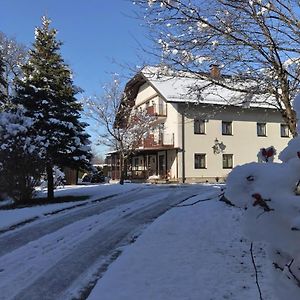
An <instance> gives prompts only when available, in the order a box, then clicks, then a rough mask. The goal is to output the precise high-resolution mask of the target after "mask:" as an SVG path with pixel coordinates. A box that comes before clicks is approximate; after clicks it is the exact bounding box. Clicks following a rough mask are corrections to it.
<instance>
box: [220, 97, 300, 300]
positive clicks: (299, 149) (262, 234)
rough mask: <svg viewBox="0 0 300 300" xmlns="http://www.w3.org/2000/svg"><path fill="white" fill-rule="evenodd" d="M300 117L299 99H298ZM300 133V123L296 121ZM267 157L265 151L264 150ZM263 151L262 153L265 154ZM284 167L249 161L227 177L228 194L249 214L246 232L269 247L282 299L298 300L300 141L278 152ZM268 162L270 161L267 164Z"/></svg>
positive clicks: (276, 283) (299, 294)
mask: <svg viewBox="0 0 300 300" xmlns="http://www.w3.org/2000/svg"><path fill="white" fill-rule="evenodd" d="M294 109H295V110H296V111H297V115H298V116H300V95H299V96H297V97H296V99H295V101H294ZM297 125H298V127H297V128H298V132H299V130H300V124H299V122H298V124H297ZM264 150H265V151H264V154H266V155H265V157H268V155H267V152H268V150H267V149H264ZM261 152H262V150H261ZM279 158H280V159H281V161H282V163H267V164H263V163H249V164H245V165H243V166H238V167H236V168H235V169H234V170H233V171H232V172H231V173H230V175H229V176H228V180H227V189H226V192H225V196H226V197H227V198H228V199H230V201H231V202H233V203H234V204H235V205H236V206H238V207H242V208H244V209H246V210H245V218H244V229H245V231H246V233H247V234H248V236H249V237H250V238H251V239H252V240H260V241H265V242H267V243H268V245H269V250H268V254H269V259H270V260H271V262H272V264H273V268H272V273H273V275H274V276H273V279H274V281H273V286H274V289H275V291H276V295H277V297H278V299H292V300H296V299H300V268H299V267H300V255H299V253H300V196H297V195H296V193H295V190H296V187H297V184H298V182H299V179H300V139H299V137H297V138H294V139H293V140H291V141H290V142H289V143H288V146H287V147H286V148H285V149H284V150H283V151H282V152H281V153H280V154H279ZM265 161H266V162H268V159H267V160H265Z"/></svg>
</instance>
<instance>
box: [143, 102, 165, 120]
mask: <svg viewBox="0 0 300 300" xmlns="http://www.w3.org/2000/svg"><path fill="white" fill-rule="evenodd" d="M146 110H147V114H149V115H150V116H155V117H166V116H167V104H166V103H161V104H159V105H157V104H155V103H154V104H153V105H152V106H148V107H147V108H146Z"/></svg>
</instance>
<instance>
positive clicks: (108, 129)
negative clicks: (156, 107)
mask: <svg viewBox="0 0 300 300" xmlns="http://www.w3.org/2000/svg"><path fill="white" fill-rule="evenodd" d="M103 89H104V91H103V94H102V95H101V96H99V97H95V98H89V99H84V104H85V106H86V115H87V116H88V117H89V118H90V119H92V120H94V121H95V122H96V124H98V125H100V126H101V128H102V131H101V130H99V131H98V136H99V140H98V142H99V144H103V145H106V146H108V147H109V148H110V149H111V150H114V151H116V152H117V154H118V157H119V159H120V183H121V184H123V183H124V179H125V173H126V172H125V171H126V170H125V169H126V165H125V163H126V161H127V160H128V158H129V157H130V156H131V155H132V154H134V152H135V151H136V149H137V148H138V146H139V145H140V144H141V142H142V140H143V138H144V137H145V136H146V135H147V133H148V132H149V131H150V129H151V122H152V121H153V120H154V117H153V116H150V115H148V114H147V112H146V111H144V110H141V109H137V108H136V107H135V106H134V101H133V100H134V99H131V98H130V95H129V94H128V90H127V89H126V88H125V91H124V92H123V91H122V89H121V84H120V82H119V80H118V78H117V77H114V78H113V80H112V82H111V83H109V84H107V85H105V86H104V88H103Z"/></svg>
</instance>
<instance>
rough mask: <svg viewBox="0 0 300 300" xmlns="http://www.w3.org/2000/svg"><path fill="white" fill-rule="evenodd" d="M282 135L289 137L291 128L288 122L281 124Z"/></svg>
mask: <svg viewBox="0 0 300 300" xmlns="http://www.w3.org/2000/svg"><path fill="white" fill-rule="evenodd" d="M280 136H281V137H289V136H290V130H289V126H288V125H287V124H280Z"/></svg>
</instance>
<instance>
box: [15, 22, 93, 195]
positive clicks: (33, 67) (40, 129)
mask: <svg viewBox="0 0 300 300" xmlns="http://www.w3.org/2000/svg"><path fill="white" fill-rule="evenodd" d="M50 23H51V21H50V19H48V18H46V17H42V26H41V27H38V28H36V30H35V42H34V44H33V48H32V50H30V51H29V59H28V62H27V63H26V64H25V65H24V66H23V73H24V77H23V78H22V79H21V80H19V82H18V86H17V97H16V100H15V102H16V103H17V104H22V105H23V106H24V107H25V109H26V110H27V113H26V115H27V116H28V117H31V118H34V119H35V122H34V124H33V126H34V129H35V131H36V134H37V136H38V137H39V136H40V137H41V138H42V139H43V140H44V146H45V148H46V152H45V157H44V162H45V165H46V172H47V178H48V199H49V200H52V199H53V197H54V195H53V188H54V187H53V166H54V165H57V166H59V167H65V166H68V167H71V168H86V167H87V166H89V160H90V157H91V153H90V147H89V140H88V137H89V135H88V134H86V133H85V132H84V129H85V127H86V124H85V123H83V122H81V121H80V112H81V110H82V108H81V105H80V104H79V103H78V102H77V100H76V98H75V95H76V94H77V93H78V92H79V89H78V88H77V87H76V86H74V84H73V80H72V73H71V70H70V69H69V68H68V66H67V65H66V64H65V63H64V60H63V58H62V56H61V54H60V47H61V45H62V43H61V42H59V41H57V40H56V30H55V29H51V28H50Z"/></svg>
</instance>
